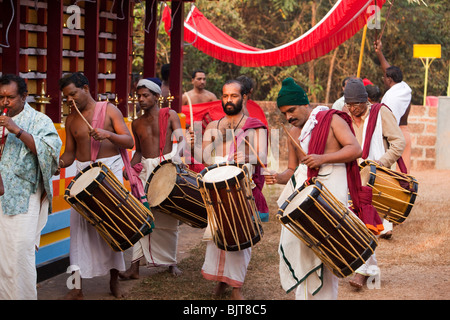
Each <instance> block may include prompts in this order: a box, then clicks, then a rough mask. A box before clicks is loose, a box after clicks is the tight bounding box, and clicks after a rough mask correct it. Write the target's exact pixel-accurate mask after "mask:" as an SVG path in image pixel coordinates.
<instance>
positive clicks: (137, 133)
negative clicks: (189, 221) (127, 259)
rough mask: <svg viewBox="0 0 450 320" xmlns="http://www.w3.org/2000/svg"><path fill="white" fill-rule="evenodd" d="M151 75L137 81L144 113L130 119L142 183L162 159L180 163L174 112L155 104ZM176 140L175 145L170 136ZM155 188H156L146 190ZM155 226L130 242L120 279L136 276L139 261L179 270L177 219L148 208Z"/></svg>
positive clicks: (157, 92) (174, 271)
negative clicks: (129, 256)
mask: <svg viewBox="0 0 450 320" xmlns="http://www.w3.org/2000/svg"><path fill="white" fill-rule="evenodd" d="M153 80H154V79H141V80H139V82H138V84H137V97H138V102H139V105H140V107H141V109H142V110H143V111H144V114H143V115H142V116H140V117H139V118H137V119H136V120H134V121H133V123H132V127H131V129H132V131H133V135H134V140H135V143H136V151H135V153H134V155H133V158H132V159H131V166H132V167H133V169H134V171H135V172H136V174H137V175H139V178H140V180H141V182H142V183H143V184H144V185H145V184H146V182H147V180H148V178H149V177H150V174H151V173H152V172H153V170H154V169H155V168H156V167H157V166H158V165H159V164H160V163H161V162H162V161H164V160H170V159H171V160H172V162H174V163H177V164H180V163H181V159H180V153H181V150H182V142H183V138H184V137H183V133H182V130H181V122H180V118H179V117H178V114H177V113H176V112H175V111H174V110H172V109H170V108H161V109H160V108H159V105H158V98H159V97H160V96H161V87H160V86H159V85H157V84H156V83H155V82H154V81H153ZM174 135H175V139H176V141H177V142H178V144H177V145H178V147H177V148H175V147H174V144H173V143H172V141H173V140H172V137H173V136H174ZM150 191H151V192H158V190H150ZM152 213H153V216H154V218H155V228H153V231H152V232H151V234H149V235H146V236H144V237H143V238H141V239H140V240H139V241H138V242H137V243H136V244H135V245H134V246H133V256H132V261H131V266H130V268H129V269H128V270H127V271H126V272H124V273H121V274H120V277H121V278H122V279H137V278H139V265H140V264H141V263H143V264H147V266H149V267H158V266H165V267H168V268H169V272H170V273H171V274H173V275H175V276H177V275H180V274H181V270H180V269H178V267H177V244H178V225H179V220H177V219H175V218H173V217H171V216H170V215H168V214H165V213H161V212H158V211H157V210H154V209H152Z"/></svg>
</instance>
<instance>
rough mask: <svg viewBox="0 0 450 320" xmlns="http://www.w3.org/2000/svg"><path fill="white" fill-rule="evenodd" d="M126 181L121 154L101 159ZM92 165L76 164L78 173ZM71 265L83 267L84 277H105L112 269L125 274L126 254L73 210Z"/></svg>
mask: <svg viewBox="0 0 450 320" xmlns="http://www.w3.org/2000/svg"><path fill="white" fill-rule="evenodd" d="M96 162H102V163H103V164H105V165H106V166H107V167H108V168H109V169H110V170H111V172H112V173H113V174H114V175H115V176H116V177H117V178H118V179H119V181H121V182H122V181H123V176H122V168H123V166H124V164H123V161H122V158H121V156H120V155H117V156H113V157H109V158H102V159H97V160H96ZM91 163H92V162H91V161H86V162H79V161H77V162H76V166H77V171H78V172H79V171H81V170H83V169H84V168H86V167H87V166H89V165H90V164H91ZM70 264H71V265H72V266H78V267H79V268H80V275H81V278H93V277H98V276H104V275H106V274H108V273H109V272H110V270H111V269H116V270H118V271H125V261H124V257H123V252H116V251H114V250H112V249H111V247H110V246H109V245H108V243H106V241H105V240H104V239H103V238H102V237H101V236H100V234H99V233H98V231H97V230H96V229H95V227H93V226H92V225H91V224H90V223H89V222H88V221H87V220H86V219H85V218H83V217H82V216H81V215H80V214H79V213H78V212H77V211H75V210H74V209H71V211H70Z"/></svg>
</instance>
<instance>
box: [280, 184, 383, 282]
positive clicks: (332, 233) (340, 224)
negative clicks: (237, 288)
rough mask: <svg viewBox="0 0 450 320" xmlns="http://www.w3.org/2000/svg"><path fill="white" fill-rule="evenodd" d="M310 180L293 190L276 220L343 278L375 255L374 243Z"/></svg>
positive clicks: (348, 213)
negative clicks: (307, 183) (308, 183)
mask: <svg viewBox="0 0 450 320" xmlns="http://www.w3.org/2000/svg"><path fill="white" fill-rule="evenodd" d="M313 181H314V184H311V185H302V186H301V187H300V188H298V189H297V190H295V191H294V192H293V193H292V195H291V196H290V197H289V198H288V199H287V200H286V201H285V202H284V203H283V205H282V206H281V207H280V208H279V210H278V213H277V217H278V219H279V221H280V223H281V224H282V225H283V226H285V227H286V228H287V229H288V230H289V231H291V232H292V233H293V234H294V235H295V236H297V237H298V238H299V239H300V240H302V241H303V242H304V243H305V244H306V245H307V246H308V247H310V248H311V249H312V250H313V251H314V253H315V254H316V255H317V256H318V257H319V259H320V260H322V262H323V263H324V264H325V265H326V266H327V267H328V268H329V269H331V271H332V272H333V273H334V274H335V275H336V276H337V277H340V278H344V277H347V276H349V275H351V274H352V273H353V272H354V271H355V270H356V269H358V268H359V267H360V266H361V265H363V264H364V263H365V262H366V261H367V259H368V258H369V257H370V256H371V255H372V254H373V253H374V252H375V248H376V247H377V245H378V243H377V240H376V238H375V236H374V235H373V234H372V233H371V232H370V231H369V229H368V228H367V227H366V226H365V225H364V224H363V223H362V222H361V220H359V219H358V217H356V215H355V214H354V213H353V212H351V211H350V210H349V209H348V208H346V207H345V206H344V205H343V204H342V203H341V202H340V201H339V200H337V199H336V198H335V197H334V196H333V195H332V194H331V192H330V191H329V190H328V189H327V188H326V187H325V186H324V185H322V183H321V182H320V181H319V180H317V179H314V180H313Z"/></svg>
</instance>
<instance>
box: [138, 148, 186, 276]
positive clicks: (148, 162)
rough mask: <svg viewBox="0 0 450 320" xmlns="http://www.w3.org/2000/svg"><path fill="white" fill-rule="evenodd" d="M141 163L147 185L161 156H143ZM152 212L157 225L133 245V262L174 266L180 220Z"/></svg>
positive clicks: (156, 211) (154, 210)
mask: <svg viewBox="0 0 450 320" xmlns="http://www.w3.org/2000/svg"><path fill="white" fill-rule="evenodd" d="M176 152H177V149H176V148H175V147H173V148H172V152H171V153H170V154H166V155H164V156H163V158H164V159H165V160H170V159H172V157H173V156H174V155H175V154H176ZM141 163H142V165H143V169H142V171H141V173H140V174H139V178H140V179H141V182H142V184H144V186H145V184H146V183H147V180H148V178H149V177H150V175H151V173H152V172H153V170H154V169H155V168H156V167H157V166H158V165H159V164H160V158H159V157H157V158H151V159H150V158H148V159H146V158H142V160H141ZM155 192H157V190H155ZM152 214H153V218H154V220H155V227H154V228H153V230H152V232H151V233H150V234H148V235H145V236H144V237H142V238H141V239H140V240H139V241H138V242H137V243H135V245H134V246H133V256H132V262H137V261H140V263H141V264H147V266H149V267H157V266H174V265H176V264H177V246H178V225H179V220H178V219H175V218H173V217H172V216H170V215H168V214H166V213H163V212H160V211H158V210H157V209H152ZM142 258H145V259H142Z"/></svg>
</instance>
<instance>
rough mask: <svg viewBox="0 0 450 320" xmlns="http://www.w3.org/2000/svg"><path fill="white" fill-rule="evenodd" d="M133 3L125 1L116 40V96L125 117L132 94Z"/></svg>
mask: <svg viewBox="0 0 450 320" xmlns="http://www.w3.org/2000/svg"><path fill="white" fill-rule="evenodd" d="M131 12H132V3H131V1H129V0H124V4H123V19H117V21H116V23H117V28H116V29H117V39H116V43H117V45H116V48H117V49H116V94H117V97H118V100H119V104H118V108H119V110H120V111H121V112H122V114H123V116H124V117H126V116H128V95H129V93H130V83H131V78H130V71H131V63H130V62H131V57H130V53H131V43H130V41H131V40H130V36H131V30H132V21H131V19H130V14H131Z"/></svg>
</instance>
